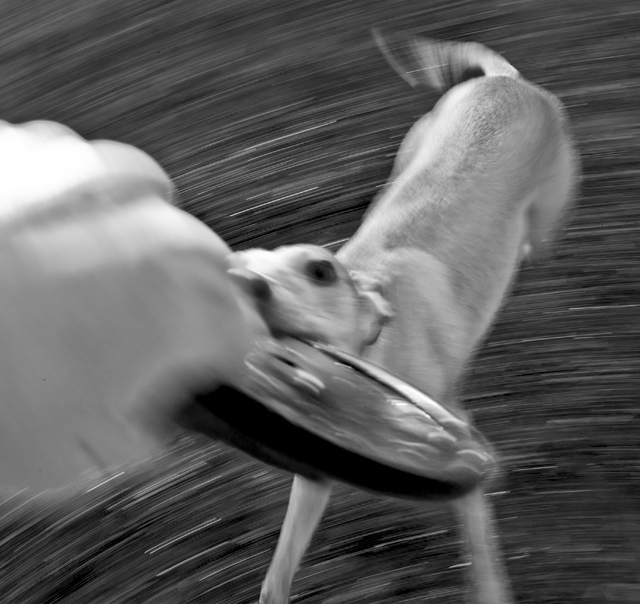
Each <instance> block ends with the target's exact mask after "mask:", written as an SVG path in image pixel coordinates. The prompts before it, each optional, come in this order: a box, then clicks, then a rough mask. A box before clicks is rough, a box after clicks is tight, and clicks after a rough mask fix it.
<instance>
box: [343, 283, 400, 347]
mask: <svg viewBox="0 0 640 604" xmlns="http://www.w3.org/2000/svg"><path fill="white" fill-rule="evenodd" d="M351 279H352V280H353V283H354V285H355V287H356V290H357V291H358V303H359V305H360V308H359V314H360V317H361V326H362V332H363V333H362V345H363V347H364V346H370V345H371V344H373V343H374V342H375V341H376V340H377V339H378V336H379V335H380V332H381V331H382V327H383V326H384V325H385V324H386V323H388V322H389V320H390V319H391V317H393V310H392V309H391V304H389V302H388V300H387V299H386V298H385V297H384V290H383V287H382V284H381V283H380V282H379V281H376V280H374V279H371V278H367V277H364V276H363V275H361V274H359V273H357V272H352V273H351Z"/></svg>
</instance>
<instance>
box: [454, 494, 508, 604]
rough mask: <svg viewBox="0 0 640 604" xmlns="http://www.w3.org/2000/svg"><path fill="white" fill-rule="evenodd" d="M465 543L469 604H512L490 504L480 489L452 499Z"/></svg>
mask: <svg viewBox="0 0 640 604" xmlns="http://www.w3.org/2000/svg"><path fill="white" fill-rule="evenodd" d="M454 507H455V509H456V511H457V512H458V515H459V517H460V520H461V523H462V532H463V534H464V538H465V540H466V542H467V547H468V553H469V557H470V560H469V562H470V566H469V569H468V571H467V574H468V578H469V589H468V591H467V594H468V595H467V599H468V601H469V603H470V604H511V603H512V602H513V601H514V600H513V595H512V594H511V588H510V586H509V579H508V578H507V573H506V571H505V569H504V566H503V562H502V559H501V556H500V548H499V545H498V543H497V541H498V537H497V531H496V529H495V521H494V519H493V509H492V506H491V504H490V503H489V502H488V501H487V500H486V499H485V496H484V492H483V491H482V488H477V489H476V490H475V491H472V492H471V493H469V494H468V495H465V496H464V497H462V498H461V499H458V500H456V501H455V502H454Z"/></svg>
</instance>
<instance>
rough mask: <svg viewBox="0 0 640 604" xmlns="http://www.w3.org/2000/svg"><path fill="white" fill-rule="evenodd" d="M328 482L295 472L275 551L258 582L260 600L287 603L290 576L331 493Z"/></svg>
mask: <svg viewBox="0 0 640 604" xmlns="http://www.w3.org/2000/svg"><path fill="white" fill-rule="evenodd" d="M331 486H332V484H331V482H328V481H327V482H318V481H314V480H309V479H307V478H303V477H302V476H298V475H296V476H295V477H294V479H293V486H292V487H291V496H290V497H289V507H288V508H287V514H286V516H285V519H284V524H283V526H282V531H281V532H280V538H279V539H278V545H277V547H276V552H275V554H274V556H273V560H271V564H270V565H269V570H268V571H267V576H266V577H265V579H264V581H263V583H262V590H261V592H260V604H287V602H289V591H290V590H291V584H292V582H293V577H294V575H295V573H296V571H297V570H298V566H299V565H300V561H301V560H302V557H303V556H304V553H305V551H306V550H307V547H308V545H309V542H310V541H311V537H312V536H313V533H314V532H315V530H316V527H317V526H318V523H319V522H320V519H321V518H322V515H323V513H324V510H325V509H326V507H327V503H329V497H330V496H331Z"/></svg>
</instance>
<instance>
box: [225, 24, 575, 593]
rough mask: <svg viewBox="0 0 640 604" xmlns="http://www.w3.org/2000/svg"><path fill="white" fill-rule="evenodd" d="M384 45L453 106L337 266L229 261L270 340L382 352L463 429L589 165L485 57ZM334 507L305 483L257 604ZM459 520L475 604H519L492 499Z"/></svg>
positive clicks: (324, 257)
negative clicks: (485, 372) (515, 294)
mask: <svg viewBox="0 0 640 604" xmlns="http://www.w3.org/2000/svg"><path fill="white" fill-rule="evenodd" d="M376 39H377V42H378V44H379V46H380V47H381V49H382V50H383V52H384V53H385V55H386V56H387V58H388V59H389V61H390V62H391V64H392V66H393V67H394V68H395V69H396V70H397V71H398V72H399V73H400V74H401V75H402V77H404V78H405V79H406V80H407V81H408V82H409V83H411V84H412V85H418V84H425V85H427V86H430V87H432V88H435V89H437V90H439V91H441V92H443V93H446V94H444V96H443V97H442V98H441V99H440V101H439V102H438V103H437V104H436V106H435V107H434V108H433V109H432V111H431V112H429V113H427V114H426V115H425V116H424V117H422V118H421V119H420V120H419V121H418V122H417V123H416V124H415V125H414V126H413V128H412V129H411V130H410V131H409V133H408V134H407V136H406V138H405V139H404V141H403V143H402V146H401V148H400V151H399V152H398V155H397V158H396V161H395V164H394V167H393V173H392V175H391V178H390V180H389V182H388V184H387V186H386V188H385V189H384V191H383V192H382V193H381V195H380V196H379V197H378V199H376V200H375V202H374V203H373V205H372V206H371V208H370V209H369V211H368V213H367V215H366V216H365V219H364V222H363V224H362V226H361V227H360V229H359V230H358V231H357V232H356V234H355V235H354V236H353V237H352V239H351V240H350V241H349V242H348V243H347V244H346V245H345V246H344V247H343V248H342V249H341V250H340V251H339V252H338V254H337V259H336V258H333V257H332V256H331V254H329V253H328V252H327V251H326V250H323V249H322V248H316V247H314V246H292V247H285V248H279V249H277V250H275V251H274V252H267V251H264V250H249V251H248V252H244V253H240V254H238V255H236V256H235V258H234V259H233V260H232V263H233V264H234V269H233V275H234V276H235V278H236V280H238V282H239V283H241V284H242V285H243V287H244V288H245V290H246V291H247V292H249V293H251V294H252V295H253V296H254V297H255V298H256V299H257V300H258V302H259V304H260V305H261V307H262V312H263V316H264V317H265V319H266V321H267V323H268V324H269V326H270V327H271V329H272V330H273V332H274V333H276V334H277V333H286V334H289V335H299V336H302V337H306V338H315V339H318V340H323V341H325V342H328V343H330V344H333V345H335V346H340V347H343V348H345V349H347V350H348V351H350V352H356V353H358V352H360V351H361V350H362V349H363V348H364V347H366V346H370V347H369V348H367V349H366V351H365V355H366V357H367V358H369V359H370V360H373V361H374V362H376V363H378V364H379V365H381V366H383V367H385V368H386V369H388V370H389V371H391V372H392V373H395V374H396V375H398V376H399V377H401V378H404V379H405V380H407V381H408V382H410V383H411V384H413V385H414V386H417V387H419V388H421V389H422V390H424V391H425V392H427V393H428V394H430V395H431V396H432V397H433V398H435V399H436V400H437V401H439V402H440V403H441V404H444V405H446V406H449V407H450V408H452V409H454V410H456V411H457V412H458V413H459V414H464V410H463V409H461V407H460V405H459V403H458V401H457V399H456V396H455V388H456V385H457V384H458V382H459V380H460V377H461V375H462V372H463V370H464V369H465V366H466V364H467V363H468V361H469V359H470V358H471V356H472V354H473V352H474V350H475V349H476V348H477V346H478V344H479V342H480V341H481V339H482V338H483V337H484V335H485V334H486V333H487V331H488V329H489V327H490V325H491V323H492V321H493V319H494V317H495V315H496V313H497V311H498V309H499V307H500V305H501V304H502V301H503V299H504V297H505V295H506V293H507V291H508V288H509V285H510V284H511V282H512V280H513V278H514V274H515V272H516V271H517V269H518V266H519V263H520V261H521V259H522V258H523V256H525V255H527V254H529V253H533V254H534V255H535V254H539V253H540V252H542V251H543V250H544V248H545V244H546V243H547V239H548V238H549V237H550V236H551V234H552V233H553V231H554V229H556V228H557V227H558V225H559V224H560V222H561V218H562V214H563V212H564V211H565V209H566V207H567V205H568V204H569V203H570V201H571V199H572V194H573V192H574V189H575V186H576V182H577V180H578V172H579V167H578V161H577V156H576V152H575V150H574V146H573V144H572V141H571V139H570V137H569V135H568V133H567V124H566V118H565V114H564V110H563V108H562V106H561V104H560V102H559V101H558V99H557V98H556V97H555V96H553V95H552V94H550V93H549V92H546V91H545V90H543V89H542V88H539V87H538V86H535V85H533V84H531V83H529V82H527V81H526V80H525V79H524V78H522V77H521V76H520V74H519V73H518V72H517V71H516V70H515V69H514V68H513V67H512V66H511V65H510V64H509V63H507V61H505V60H504V59H503V58H502V57H500V56H499V55H497V54H496V53H494V52H492V51H491V50H489V49H488V48H485V47H484V46H481V45H479V44H451V43H441V42H433V41H429V40H425V39H415V38H411V39H406V40H402V39H394V38H391V39H390V38H384V37H383V36H382V35H381V34H379V33H377V32H376ZM392 47H393V48H392ZM348 271H350V272H351V276H349V272H348ZM384 323H387V324H386V326H384V327H382V326H383V324H384ZM380 330H381V331H380ZM378 334H379V337H378ZM330 491H331V484H330V482H328V481H325V482H321V481H311V480H308V479H306V478H302V477H300V476H296V477H295V479H294V482H293V489H292V493H291V498H290V503H289V508H288V510H287V515H286V518H285V521H284V526H283V529H282V533H281V535H280V539H279V542H278V546H277V549H276V552H275V555H274V558H273V560H272V562H271V566H270V567H269V571H268V573H267V576H266V578H265V580H264V583H263V585H262V592H261V596H260V602H261V604H286V602H288V601H289V592H290V587H291V582H292V580H293V577H294V574H295V572H296V569H297V567H298V565H299V562H300V560H301V558H302V556H303V554H304V552H305V550H306V548H307V545H308V543H309V540H310V539H311V536H312V534H313V532H314V530H315V528H316V526H317V524H318V522H319V520H320V518H321V516H322V514H323V512H324V509H325V506H326V504H327V502H328V500H329V495H330ZM454 507H455V509H456V510H457V512H458V514H459V517H460V519H461V523H462V531H463V533H464V536H465V540H466V543H467V545H468V548H469V552H470V556H471V561H472V564H471V565H470V567H469V578H470V583H469V586H470V593H469V597H470V600H471V601H473V602H475V603H477V604H507V603H509V602H511V601H512V596H511V594H510V588H509V585H508V580H507V578H506V574H505V572H504V570H503V567H502V564H501V562H500V556H499V550H498V546H497V544H496V538H495V530H494V526H493V519H492V512H491V510H490V508H489V506H488V504H487V502H486V500H485V499H484V495H483V492H482V490H481V489H480V488H479V489H477V490H476V491H474V492H472V493H471V494H469V495H466V496H464V497H463V498H461V499H459V500H456V501H455V502H454Z"/></svg>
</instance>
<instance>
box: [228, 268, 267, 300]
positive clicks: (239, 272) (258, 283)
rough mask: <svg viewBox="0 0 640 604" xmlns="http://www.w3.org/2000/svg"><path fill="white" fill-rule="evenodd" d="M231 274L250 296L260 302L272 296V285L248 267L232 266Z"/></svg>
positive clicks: (229, 272) (229, 271)
mask: <svg viewBox="0 0 640 604" xmlns="http://www.w3.org/2000/svg"><path fill="white" fill-rule="evenodd" d="M227 272H228V274H229V276H230V277H231V278H232V279H233V280H234V281H235V282H236V283H237V284H238V285H239V286H240V287H241V288H242V289H243V290H244V291H245V292H246V293H247V294H249V295H250V296H252V297H253V298H255V299H256V300H259V301H260V302H267V301H268V300H269V299H270V298H271V286H270V285H269V283H268V281H267V280H266V279H265V278H264V277H263V276H262V275H260V274H258V273H256V272H254V271H251V270H249V269H246V268H231V269H229V270H228V271H227Z"/></svg>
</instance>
